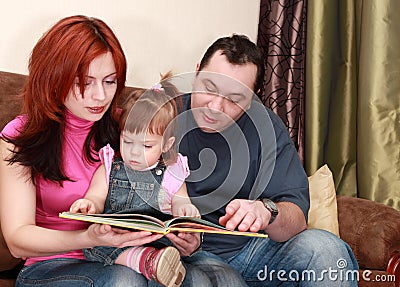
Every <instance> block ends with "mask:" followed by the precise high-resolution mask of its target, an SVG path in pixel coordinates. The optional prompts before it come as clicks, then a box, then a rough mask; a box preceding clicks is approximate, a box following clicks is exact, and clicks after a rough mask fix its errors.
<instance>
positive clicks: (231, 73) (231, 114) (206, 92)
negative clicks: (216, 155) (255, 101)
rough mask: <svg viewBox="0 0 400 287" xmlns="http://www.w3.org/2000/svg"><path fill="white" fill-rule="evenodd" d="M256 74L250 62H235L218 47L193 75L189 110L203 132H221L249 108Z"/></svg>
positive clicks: (255, 68)
mask: <svg viewBox="0 0 400 287" xmlns="http://www.w3.org/2000/svg"><path fill="white" fill-rule="evenodd" d="M256 76H257V66H256V65H254V64H253V63H247V64H244V65H235V64H231V63H229V61H228V60H227V58H226V56H225V55H222V54H221V52H220V51H217V52H216V53H215V54H214V55H213V56H212V57H211V58H210V60H209V63H208V64H207V65H206V66H205V67H204V69H203V70H201V71H200V72H199V74H198V75H197V76H196V77H195V79H194V83H193V92H192V98H191V110H192V113H193V116H194V119H195V121H196V123H197V125H198V126H199V127H200V128H201V129H202V130H203V131H205V132H210V133H212V132H221V131H223V130H225V129H226V128H227V127H229V126H230V125H232V124H233V123H234V122H235V121H236V120H237V119H239V118H240V116H241V115H242V114H243V113H244V112H245V111H246V110H247V109H248V108H250V104H251V100H252V98H253V89H254V84H255V81H256Z"/></svg>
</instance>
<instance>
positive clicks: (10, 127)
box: [1, 115, 27, 138]
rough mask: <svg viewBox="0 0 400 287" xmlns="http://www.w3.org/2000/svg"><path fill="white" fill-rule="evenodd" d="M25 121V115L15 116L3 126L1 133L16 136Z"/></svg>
mask: <svg viewBox="0 0 400 287" xmlns="http://www.w3.org/2000/svg"><path fill="white" fill-rule="evenodd" d="M26 121H27V115H20V116H17V117H15V118H14V119H13V120H12V121H10V122H9V123H8V124H7V125H6V126H5V127H4V128H3V130H2V131H1V135H5V136H7V137H11V138H12V137H15V136H17V135H18V134H19V133H20V132H21V130H22V128H23V127H24V125H25V123H26Z"/></svg>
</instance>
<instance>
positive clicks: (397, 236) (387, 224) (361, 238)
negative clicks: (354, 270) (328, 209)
mask: <svg viewBox="0 0 400 287" xmlns="http://www.w3.org/2000/svg"><path fill="white" fill-rule="evenodd" d="M337 203H338V220H339V232H340V237H341V238H342V239H343V240H344V241H345V242H347V243H348V244H349V245H350V247H351V248H352V250H353V252H354V255H355V256H356V258H357V261H358V264H359V265H360V268H362V269H377V270H386V269H387V266H388V262H389V259H390V258H391V256H392V255H393V254H394V253H395V252H396V251H398V250H400V211H397V210H396V209H394V208H392V207H389V206H386V205H384V204H381V203H377V202H374V201H371V200H366V199H361V198H354V197H348V196H338V197H337Z"/></svg>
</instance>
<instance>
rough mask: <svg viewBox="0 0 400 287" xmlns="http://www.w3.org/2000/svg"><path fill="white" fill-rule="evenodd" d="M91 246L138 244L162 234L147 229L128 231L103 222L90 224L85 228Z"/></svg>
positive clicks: (159, 236)
mask: <svg viewBox="0 0 400 287" xmlns="http://www.w3.org/2000/svg"><path fill="white" fill-rule="evenodd" d="M87 232H88V236H89V239H90V242H92V243H93V244H92V247H93V246H114V247H125V246H138V245H144V244H147V243H150V242H153V241H155V240H158V239H160V238H161V237H162V236H163V235H162V234H152V233H151V232H148V231H128V230H123V229H119V228H112V227H111V226H110V225H105V224H92V225H90V226H89V228H88V229H87Z"/></svg>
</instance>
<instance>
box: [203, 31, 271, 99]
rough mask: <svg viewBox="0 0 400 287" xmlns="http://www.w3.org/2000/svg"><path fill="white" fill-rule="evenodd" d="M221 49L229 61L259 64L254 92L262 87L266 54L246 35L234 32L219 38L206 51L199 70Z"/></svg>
mask: <svg viewBox="0 0 400 287" xmlns="http://www.w3.org/2000/svg"><path fill="white" fill-rule="evenodd" d="M217 51H221V52H222V55H225V56H226V58H227V59H228V61H229V63H231V64H235V65H243V64H247V63H253V64H255V65H256V66H257V76H256V82H255V83H254V92H256V93H257V92H258V90H260V89H261V87H262V83H263V80H264V72H265V68H264V56H263V53H262V52H261V49H259V48H258V47H257V46H256V44H254V43H253V42H252V41H250V40H249V38H248V37H247V36H245V35H237V34H233V35H232V36H230V37H223V38H219V39H217V40H216V41H215V42H214V43H212V44H211V46H210V47H208V49H207V51H206V53H205V54H204V56H203V58H202V59H201V61H200V66H199V71H201V70H202V69H203V68H204V67H205V66H207V64H208V62H209V61H210V58H211V57H212V56H213V55H214V54H215V52H217Z"/></svg>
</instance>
